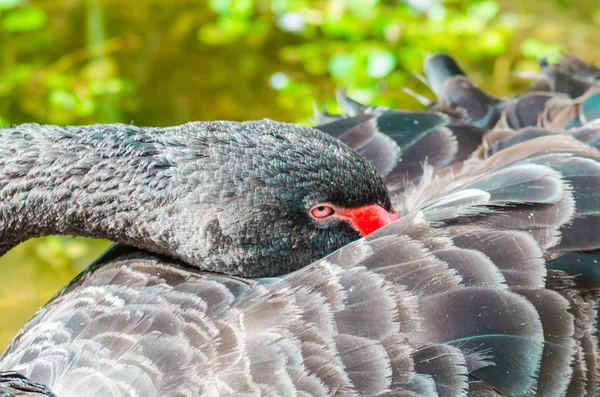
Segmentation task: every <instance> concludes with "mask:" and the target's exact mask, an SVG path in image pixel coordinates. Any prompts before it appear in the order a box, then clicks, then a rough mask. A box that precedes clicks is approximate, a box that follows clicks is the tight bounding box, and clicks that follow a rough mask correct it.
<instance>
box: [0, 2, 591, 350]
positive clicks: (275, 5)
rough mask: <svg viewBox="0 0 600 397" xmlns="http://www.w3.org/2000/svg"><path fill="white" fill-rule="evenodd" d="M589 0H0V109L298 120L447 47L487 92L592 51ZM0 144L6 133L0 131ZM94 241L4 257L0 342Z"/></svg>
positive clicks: (398, 102)
mask: <svg viewBox="0 0 600 397" xmlns="http://www.w3.org/2000/svg"><path fill="white" fill-rule="evenodd" d="M595 3H596V0H529V1H510V0H471V1H443V0H410V1H405V2H399V1H383V0H346V1H343V0H322V1H302V0H298V1H292V0H272V1H268V0H208V1H203V0H177V1H164V0H141V1H132V0H129V1H128V0H44V1H36V0H30V1H25V0H0V50H1V51H0V125H2V126H6V125H10V124H11V123H24V122H38V123H54V124H62V125H64V124H89V123H94V122H103V123H107V122H124V123H135V124H138V125H152V126H166V125H173V124H180V123H184V122H187V121H191V120H214V119H229V120H246V119H260V118H265V117H267V118H271V119H276V120H281V121H296V122H303V123H310V121H311V114H312V103H313V101H316V102H317V103H319V104H321V105H322V104H328V105H329V107H330V109H332V110H336V105H335V103H334V102H333V93H334V91H335V90H336V89H339V88H341V87H343V86H347V87H348V89H349V93H350V95H351V96H352V97H353V98H355V99H357V100H359V101H363V102H366V103H369V104H377V105H386V106H391V107H401V108H408V109H416V108H421V105H420V104H419V103H418V102H417V101H416V100H415V99H414V98H413V97H411V96H409V95H407V94H405V93H404V92H403V91H402V90H401V88H402V87H408V88H410V89H411V90H413V91H415V92H417V93H420V94H422V95H426V96H429V97H431V96H432V95H431V93H429V92H428V90H427V88H426V87H425V86H424V85H423V84H422V83H421V82H420V81H419V79H418V78H417V77H416V76H415V75H414V74H413V73H412V71H417V72H420V71H421V62H422V59H423V57H424V56H425V55H426V54H428V53H432V52H435V51H447V52H450V53H451V54H453V55H455V56H456V57H457V59H458V60H459V61H460V62H461V64H462V65H463V66H464V68H465V69H466V70H467V72H469V73H470V75H471V77H472V78H473V80H474V81H475V82H476V83H478V84H480V85H481V86H482V87H484V88H485V89H487V90H489V91H491V92H493V93H495V94H497V95H509V94H511V93H515V92H519V91H520V90H523V89H525V88H526V87H527V86H528V85H529V83H530V82H529V81H527V80H524V79H522V78H519V77H516V76H514V75H513V74H512V72H513V71H521V72H535V71H537V66H536V65H537V64H536V58H537V57H538V56H542V55H543V56H548V57H549V58H550V59H557V58H558V56H559V55H560V53H561V52H576V53H578V54H581V55H583V56H584V57H585V58H586V59H588V60H590V61H592V62H595V63H596V64H600V8H598V7H597V6H595ZM0 144H2V143H1V142H0ZM108 244H109V243H108V242H106V241H92V240H86V239H80V238H70V237H56V236H53V237H49V238H44V239H36V240H31V241H28V242H26V243H24V244H21V245H20V246H18V247H16V248H15V249H13V250H12V251H11V252H9V253H8V254H7V255H5V256H4V257H3V258H2V259H0V351H2V350H3V349H4V347H5V346H6V344H7V343H8V342H9V341H10V339H11V338H12V337H13V336H14V334H15V333H16V332H17V330H18V329H19V328H20V327H21V326H22V325H23V324H24V323H25V322H26V321H27V320H28V319H29V317H30V316H31V315H32V314H33V313H34V312H35V310H37V308H39V306H40V305H42V304H44V303H45V302H46V301H47V300H48V299H49V298H50V297H51V296H52V295H53V294H54V293H55V292H56V291H58V289H59V288H60V287H62V286H63V285H64V284H65V283H67V282H68V281H69V280H71V279H72V278H73V277H74V276H75V275H76V274H77V273H78V272H80V271H81V270H82V269H83V268H84V267H85V266H86V265H87V264H88V263H89V262H90V261H92V260H93V259H94V258H95V257H96V256H97V255H98V254H99V253H100V252H101V251H102V250H103V249H105V248H106V247H107V246H108Z"/></svg>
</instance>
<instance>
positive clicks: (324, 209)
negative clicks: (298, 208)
mask: <svg viewBox="0 0 600 397" xmlns="http://www.w3.org/2000/svg"><path fill="white" fill-rule="evenodd" d="M310 214H311V215H312V217H313V218H315V219H325V218H328V217H330V216H331V215H333V214H335V210H334V209H333V207H332V206H330V205H327V204H318V205H316V206H314V207H312V209H311V210H310Z"/></svg>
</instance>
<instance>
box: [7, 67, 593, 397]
mask: <svg viewBox="0 0 600 397" xmlns="http://www.w3.org/2000/svg"><path fill="white" fill-rule="evenodd" d="M570 62H571V63H569V62H566V63H563V64H559V65H557V66H555V68H557V69H556V70H559V71H561V72H562V73H566V74H568V75H569V76H571V75H572V78H574V79H579V80H581V81H584V82H586V83H589V86H590V87H589V89H592V90H593V89H595V88H594V87H595V84H596V83H595V80H594V79H595V76H596V71H594V69H593V68H591V67H589V66H586V65H585V64H583V65H582V64H580V63H576V62H575V61H570ZM574 62H575V63H574ZM569 65H570V66H569ZM426 73H427V75H428V77H429V78H430V81H431V83H430V84H431V86H432V87H431V88H432V91H433V92H434V93H436V94H437V95H438V104H437V105H436V106H438V107H437V108H434V109H430V110H428V111H426V112H423V113H410V112H402V111H394V110H389V109H383V108H368V107H365V106H363V105H361V104H358V103H356V102H354V101H351V100H350V99H348V98H347V97H345V95H342V96H340V101H341V102H342V104H343V105H344V107H345V108H346V112H347V115H344V116H332V115H328V114H325V115H322V117H323V122H324V123H323V124H322V125H320V126H319V127H318V128H319V129H321V130H322V131H324V132H327V133H328V134H330V135H332V136H334V137H336V138H338V139H340V140H342V141H343V142H346V143H347V144H348V145H349V146H351V147H353V148H354V149H356V150H358V151H359V152H360V153H362V154H363V155H364V156H365V157H366V158H367V159H368V160H370V161H371V162H372V163H373V164H374V165H375V166H376V167H377V169H378V170H379V172H380V173H381V174H382V175H384V176H386V182H387V184H388V186H389V187H390V191H391V192H393V193H394V196H393V197H392V201H393V204H394V207H395V208H396V210H398V212H399V213H400V214H401V215H402V218H401V219H400V220H398V221H396V222H394V223H392V224H390V225H388V226H386V227H384V228H382V229H379V230H378V231H376V232H374V233H372V234H370V235H368V236H367V237H365V238H363V239H361V240H358V241H355V242H353V243H351V244H349V245H347V246H345V247H344V248H342V249H340V250H338V251H336V252H334V253H333V254H331V255H329V256H327V257H325V258H324V259H322V260H319V261H317V262H315V263H313V264H311V265H309V266H307V267H304V268H302V269H300V270H297V271H295V272H293V273H290V274H288V275H284V276H280V277H274V278H263V279H240V278H234V277H229V276H224V275H217V274H211V273H203V272H200V271H198V270H194V269H191V268H189V267H187V266H186V265H185V264H182V263H175V262H173V261H170V260H168V259H165V258H162V257H158V256H155V255H151V254H148V253H144V252H141V251H137V250H134V249H131V250H129V252H126V251H127V250H125V251H120V252H116V253H115V252H113V253H112V254H110V255H107V256H105V257H104V258H103V259H101V260H99V262H97V263H96V264H94V266H93V267H92V268H91V269H90V270H89V271H88V272H86V273H85V274H83V275H82V276H81V277H80V278H79V279H77V280H76V281H74V282H73V283H72V284H71V285H69V286H68V287H66V288H65V289H64V290H63V291H61V292H60V293H59V294H58V295H57V297H55V298H54V300H53V301H51V302H50V303H49V304H48V305H46V306H45V307H44V308H42V309H41V310H40V311H39V312H38V313H37V315H36V316H35V317H34V318H33V319H32V320H31V321H30V322H29V323H28V324H27V325H26V326H25V327H24V328H23V329H22V330H21V332H20V333H19V334H18V335H17V337H16V338H15V339H14V340H13V342H12V344H11V345H10V347H9V348H8V350H7V351H6V352H5V354H4V356H3V357H2V359H1V360H0V370H2V371H16V372H17V373H18V374H20V375H19V377H17V378H15V375H14V373H13V372H5V373H3V372H0V374H4V375H0V396H3V397H4V396H11V395H19V394H15V393H14V391H15V390H17V389H16V387H17V385H20V384H31V385H35V384H41V385H45V386H46V387H47V388H48V389H47V390H48V393H49V392H50V390H51V392H52V393H54V394H55V395H56V396H57V397H70V396H89V397H100V396H102V397H105V396H111V397H117V396H200V395H202V396H204V395H206V396H217V395H222V396H240V395H248V396H401V397H416V396H423V397H434V396H444V397H446V396H447V397H458V396H473V397H475V396H477V397H484V396H485V397H507V396H544V397H550V396H551V397H561V396H573V397H579V396H589V397H593V396H597V395H598V394H599V393H600V385H599V368H598V365H599V358H600V353H599V352H598V340H597V335H596V334H597V298H598V290H599V287H600V271H599V267H598V266H599V264H598V261H600V235H599V234H598V233H597V230H599V226H600V224H599V222H600V205H599V204H600V190H599V189H598V188H599V187H600V151H599V150H598V148H597V145H596V142H597V141H598V138H599V137H600V132H598V131H600V129H597V127H596V126H595V125H594V122H593V121H591V122H590V121H589V120H591V119H589V120H588V119H587V117H588V116H590V117H595V114H596V113H595V109H596V108H595V107H594V104H595V102H594V101H590V102H586V101H587V100H588V98H594V95H588V94H589V93H588V94H584V95H588V96H584V97H579V98H572V94H573V92H570V93H567V94H565V93H558V92H555V91H556V87H558V86H560V85H559V84H557V83H555V84H554V85H553V86H550V85H549V86H548V87H547V90H546V91H545V92H542V91H531V92H529V93H527V94H525V97H522V98H521V99H519V98H517V99H498V98H494V97H492V96H490V95H488V94H486V93H484V92H483V91H481V90H479V89H478V88H477V87H475V86H474V85H473V84H472V83H471V82H470V81H469V80H468V78H467V77H466V75H465V74H464V73H463V72H462V71H461V70H460V68H459V67H458V66H457V64H456V63H455V62H454V61H453V60H452V59H451V58H449V57H447V56H445V55H438V56H434V57H432V58H430V59H429V60H428V64H427V66H426ZM551 78H552V77H551V76H550V77H547V79H548V80H549V81H550V79H551ZM561 87H562V86H561ZM551 90H554V91H551ZM586 92H587V91H586ZM523 98H527V99H526V100H525V99H523ZM553 103H555V104H556V103H560V106H559V107H558V108H559V111H557V112H555V110H556V109H558V108H556V107H553V106H554V105H552V104H553ZM564 104H566V105H564ZM442 105H443V106H446V108H445V110H446V112H445V113H444V112H440V109H441V107H440V106H442ZM550 105H552V106H550ZM563 105H564V107H561V106H563ZM557 106H558V105H557ZM458 108H460V109H458ZM436 109H437V110H436ZM561 109H562V110H561ZM565 109H568V110H565ZM582 112H583V113H584V114H585V115H586V116H585V117H586V120H588V121H586V123H583V124H582V125H578V126H574V127H572V128H570V127H569V128H568V126H569V124H570V123H571V121H572V120H574V119H577V120H579V121H580V122H581V120H582V119H581V114H582ZM559 113H560V114H561V115H567V114H569V115H570V117H571V118H565V117H563V116H561V117H558V116H556V115H557V114H559ZM565 120H566V122H565ZM415 121H416V123H415ZM559 121H560V122H559ZM411 122H412V124H411ZM553 123H554V124H553ZM574 124H577V123H574ZM574 124H573V125H574ZM580 124H581V123H580ZM550 125H552V127H550ZM414 126H418V127H414ZM465 126H466V127H465ZM494 126H495V127H496V128H494V129H491V127H494ZM488 128H489V129H491V130H490V131H487V129H488ZM484 132H487V133H486V134H485V136H484V134H483V133H484ZM461 137H462V138H461ZM446 138H447V139H446ZM480 144H481V145H480ZM419 145H422V146H419ZM477 146H479V147H478V148H477V149H476V147H477ZM419 148H420V149H419ZM400 159H401V160H402V161H399V160H400ZM284 260H285V258H282V261H284ZM2 376H4V378H6V379H11V377H12V378H15V380H12V381H10V382H13V383H7V382H5V383H2V379H3V378H2ZM13 385H14V386H13ZM3 387H4V389H3ZM32 387H38V386H32ZM40 387H41V386H40ZM4 390H7V391H4ZM40 390H41V391H40ZM40 390H32V391H31V392H30V391H27V393H29V394H22V395H27V396H32V397H33V396H38V397H39V395H40V393H42V394H41V395H42V396H44V395H49V394H43V393H46V390H43V389H40ZM3 393H5V394H3ZM10 393H13V394H10ZM36 393H37V394H36Z"/></svg>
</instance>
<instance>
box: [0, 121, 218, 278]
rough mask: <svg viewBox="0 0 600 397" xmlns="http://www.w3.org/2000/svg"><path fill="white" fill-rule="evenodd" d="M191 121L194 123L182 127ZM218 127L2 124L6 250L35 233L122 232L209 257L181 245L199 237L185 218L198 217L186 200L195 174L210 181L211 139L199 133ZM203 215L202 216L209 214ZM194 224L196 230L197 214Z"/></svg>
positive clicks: (0, 230)
mask: <svg viewBox="0 0 600 397" xmlns="http://www.w3.org/2000/svg"><path fill="white" fill-rule="evenodd" d="M186 126H188V127H190V126H193V127H194V128H193V129H194V131H191V132H190V131H182V129H185V128H186ZM208 126H210V123H191V124H188V125H185V126H178V127H171V128H164V129H159V128H139V127H134V126H129V125H118V124H113V125H92V126H85V127H66V128H60V127H56V126H40V125H37V124H25V125H21V126H17V127H13V128H5V129H0V142H2V144H1V145H0V197H1V199H0V253H4V252H6V251H8V250H9V249H10V248H11V247H13V246H14V245H16V244H18V243H19V242H22V241H25V240H27V239H29V238H31V237H38V236H45V235H51V234H60V235H77V236H87V237H95V238H103V239H108V240H113V241H117V242H120V243H123V244H129V245H133V246H135V247H138V248H143V249H148V250H150V251H153V252H157V253H161V254H168V255H170V256H175V257H177V258H179V259H183V260H187V261H190V262H192V263H194V262H196V263H197V262H198V261H199V260H201V258H200V257H198V256H193V255H192V256H190V253H189V252H186V251H184V250H183V249H182V248H181V247H182V242H183V241H189V240H193V239H194V237H193V236H190V235H186V234H185V233H186V231H185V230H183V229H181V228H179V229H178V228H177V222H178V220H181V219H183V218H188V215H189V214H185V213H183V212H182V207H183V205H182V204H183V203H182V200H183V201H186V200H187V199H188V198H189V197H188V196H189V194H188V193H189V192H190V191H192V189H191V188H190V186H189V184H188V183H187V182H186V181H188V180H193V179H195V180H196V181H197V180H199V179H202V171H203V170H202V166H201V164H202V163H201V161H196V160H201V159H202V156H203V154H202V149H203V148H206V147H207V146H203V145H201V144H199V143H198V142H195V145H193V146H191V145H190V141H191V140H193V139H196V140H197V139H200V138H201V136H202V132H204V133H206V131H205V129H206V128H205V127H208ZM203 128H204V130H203ZM191 159H193V160H194V161H193V167H192V166H190V165H189V164H191V162H190V160H191ZM207 167H209V166H208V165H207ZM182 174H185V176H184V177H182ZM188 204H190V205H192V206H193V205H194V204H199V203H198V202H196V203H195V202H192V201H190V202H189V203H188ZM195 220H196V221H197V222H200V223H202V216H198V217H196V218H195ZM186 222H187V225H188V227H187V228H186V229H187V230H190V229H191V228H190V222H192V220H190V219H186ZM192 226H193V225H192ZM182 233H183V234H182ZM206 270H211V269H206Z"/></svg>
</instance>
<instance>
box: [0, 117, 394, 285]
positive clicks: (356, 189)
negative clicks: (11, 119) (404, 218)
mask: <svg viewBox="0 0 600 397" xmlns="http://www.w3.org/2000/svg"><path fill="white" fill-rule="evenodd" d="M0 140H1V141H2V146H1V147H0V197H1V198H2V199H1V200H0V250H1V251H3V252H5V251H7V250H8V249H10V248H11V247H12V246H14V245H15V244H17V243H19V242H21V241H23V240H26V239H28V238H30V237H35V236H42V235H48V234H73V235H82V236H90V237H97V238H105V239H109V240H113V241H118V242H120V243H123V244H128V245H131V246H135V247H137V248H141V249H146V250H149V251H151V252H155V253H159V254H167V255H169V256H172V257H174V258H177V259H180V260H183V261H185V262H187V263H189V264H191V265H193V266H196V267H198V268H200V269H203V270H207V271H215V272H220V273H227V274H233V275H241V276H246V277H259V276H271V275H278V274H284V273H287V272H290V271H292V270H295V269H297V268H300V267H302V266H304V265H307V264H308V263H310V262H312V261H314V260H316V259H318V258H321V257H323V256H325V255H326V254H328V253H330V252H332V251H333V250H335V249H337V248H340V247H342V246H343V245H345V244H347V243H349V242H350V241H352V240H355V239H357V238H358V237H359V234H358V233H357V232H356V231H355V230H354V229H353V228H352V227H351V226H350V225H348V224H347V223H345V222H341V223H340V222H337V223H336V222H330V224H328V225H327V227H323V225H322V224H315V222H314V221H313V220H312V219H311V218H310V217H309V215H308V211H309V209H310V207H311V206H312V205H315V204H317V203H320V202H326V203H332V204H334V205H338V206H341V207H354V206H361V205H366V204H379V205H381V206H382V207H384V208H385V209H387V210H388V211H391V207H390V202H389V197H388V194H387V190H386V188H385V186H384V185H383V182H382V181H381V180H380V178H379V177H378V176H377V173H376V171H375V169H374V168H373V166H371V165H370V164H369V163H368V162H367V161H366V160H364V159H363V158H362V157H361V156H359V155H357V154H356V153H355V152H353V151H351V150H350V149H349V148H348V147H347V146H345V145H344V144H342V143H340V142H339V141H338V140H335V139H332V138H330V137H328V136H327V135H325V134H323V133H321V132H319V131H316V130H314V129H310V128H308V127H304V126H301V125H293V124H285V123H276V122H274V121H270V120H263V121H252V122H245V123H236V122H224V121H223V122H206V123H199V122H197V123H189V124H185V125H182V126H177V127H169V128H141V127H135V126H131V125H122V124H112V125H92V126H86V127H65V128H59V127H56V126H40V125H36V124H25V125H21V126H16V127H11V128H4V129H0ZM282 255H284V256H286V257H287V258H288V259H287V261H286V262H281V261H279V258H280V256H282Z"/></svg>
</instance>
